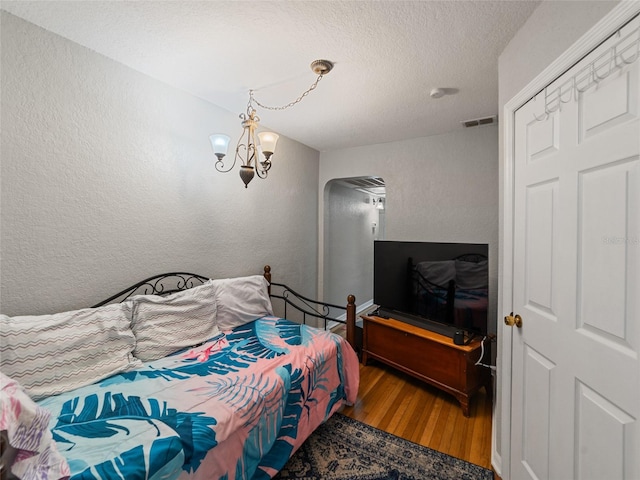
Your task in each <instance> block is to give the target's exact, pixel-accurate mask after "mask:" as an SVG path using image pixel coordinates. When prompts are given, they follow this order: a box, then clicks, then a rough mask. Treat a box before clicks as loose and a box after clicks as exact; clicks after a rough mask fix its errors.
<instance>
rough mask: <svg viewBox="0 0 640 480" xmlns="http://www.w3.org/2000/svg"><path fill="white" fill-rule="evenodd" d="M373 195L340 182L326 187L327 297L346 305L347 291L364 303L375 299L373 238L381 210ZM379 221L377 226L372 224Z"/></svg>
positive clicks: (324, 278) (377, 228)
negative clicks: (374, 201)
mask: <svg viewBox="0 0 640 480" xmlns="http://www.w3.org/2000/svg"><path fill="white" fill-rule="evenodd" d="M371 198H372V197H371V195H367V194H366V193H363V192H360V191H358V190H355V189H353V188H347V187H344V186H342V185H340V184H339V183H337V182H330V183H329V184H328V185H327V188H326V191H325V199H324V205H325V212H324V218H325V221H324V245H325V250H324V277H323V283H324V300H325V301H326V302H329V303H334V304H336V305H345V304H346V302H347V298H346V295H345V293H346V294H352V295H355V297H356V303H357V304H358V305H362V304H364V303H366V302H369V301H371V300H372V299H373V242H374V240H377V239H378V238H379V237H378V234H379V231H380V230H379V229H380V223H381V222H380V210H378V209H376V208H375V207H374V206H373V203H372V202H371ZM374 223H375V224H376V227H375V228H374V227H373V225H372V224H374Z"/></svg>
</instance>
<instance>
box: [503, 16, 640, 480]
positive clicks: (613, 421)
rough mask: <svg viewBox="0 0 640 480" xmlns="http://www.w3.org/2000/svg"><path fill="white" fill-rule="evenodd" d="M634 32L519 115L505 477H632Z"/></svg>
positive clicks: (639, 210) (639, 321) (635, 385)
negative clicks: (617, 60) (620, 59)
mask: <svg viewBox="0 0 640 480" xmlns="http://www.w3.org/2000/svg"><path fill="white" fill-rule="evenodd" d="M639 29H640V20H639V19H638V18H636V19H634V20H633V21H632V22H631V23H630V24H629V25H627V26H626V27H625V28H624V29H623V30H621V32H620V33H619V34H618V35H614V36H613V37H611V38H610V39H608V40H607V41H605V42H604V43H603V44H602V45H600V46H599V47H598V48H597V49H596V50H594V51H593V52H592V53H591V54H589V55H588V56H587V57H586V58H584V59H583V60H582V61H581V62H580V63H579V64H578V65H576V66H574V67H573V68H572V69H571V70H570V71H568V72H567V73H566V74H565V75H563V77H562V78H560V79H558V80H557V81H555V82H554V83H553V84H552V85H551V86H549V87H548V88H547V89H546V91H545V92H542V93H541V94H539V95H538V96H537V97H536V98H535V99H533V100H531V101H530V102H528V103H527V104H526V105H524V106H523V107H522V108H521V109H520V110H518V111H517V112H516V117H515V191H514V272H513V278H514V289H513V292H514V293H513V296H514V298H513V305H514V313H515V314H519V315H520V316H521V317H522V327H521V328H517V327H514V332H513V334H514V336H513V356H512V359H513V360H512V361H513V364H512V407H511V408H512V424H511V425H512V426H511V428H512V442H511V478H513V479H525V478H532V479H559V480H565V479H567V480H568V479H599V480H600V479H605V478H606V479H640V453H639V452H640V423H639V419H640V361H639V355H640V318H639V317H640V308H639V300H638V299H639V298H640V268H639V266H640V188H639V187H640V168H639V166H640V160H639V154H640V123H639V121H638V113H639V110H640V83H639V79H638V68H639V67H638V66H639V64H640V61H635V62H633V63H632V64H630V65H626V64H625V66H624V67H622V68H620V69H617V70H615V71H613V72H612V73H610V74H608V76H607V75H606V74H607V73H609V71H608V70H607V69H608V67H607V65H609V64H610V65H612V66H613V62H608V60H607V59H608V58H610V57H607V55H611V54H612V52H613V54H617V53H619V52H620V49H619V48H616V50H615V51H614V50H612V46H613V45H614V44H616V43H619V42H620V40H621V39H622V38H630V40H629V42H633V39H634V38H636V39H637V34H638V32H639V31H640V30H639ZM634 32H635V35H636V36H635V37H634V36H633V35H634ZM627 35H630V36H629V37H626V36H627ZM634 55H638V48H637V45H636V47H635V49H633V48H631V49H629V51H627V52H626V54H625V55H624V58H626V59H627V60H631V59H632V57H633V56H634ZM589 65H595V70H590V69H589ZM593 74H596V75H600V76H601V77H605V76H606V78H605V79H604V80H599V81H598V83H596V84H594V85H592V86H591V87H589V88H586V87H587V85H588V84H589V83H590V79H592V77H591V75H593ZM596 78H597V77H596ZM572 79H575V85H576V86H577V87H578V88H579V89H581V90H583V91H582V92H577V91H576V90H575V89H574V88H573V85H574V83H573V80H572ZM556 88H560V92H561V94H560V96H559V97H558V98H559V100H558V101H557V102H556V101H554V100H553V99H552V100H551V103H550V104H548V106H547V110H555V111H554V112H553V113H550V114H548V115H545V113H544V112H545V96H546V95H547V94H549V95H550V96H551V98H553V92H554V90H556ZM572 96H573V98H571V97H572ZM560 102H562V105H561V107H560V108H557V107H558V106H559V105H560ZM564 102H566V103H564ZM536 116H537V117H538V118H539V119H536Z"/></svg>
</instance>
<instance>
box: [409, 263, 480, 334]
mask: <svg viewBox="0 0 640 480" xmlns="http://www.w3.org/2000/svg"><path fill="white" fill-rule="evenodd" d="M409 271H410V272H411V284H412V303H413V309H414V311H415V312H416V313H417V314H418V315H421V316H424V317H427V318H431V319H433V320H436V321H439V322H442V323H446V324H448V325H454V326H455V327H457V328H460V329H463V330H470V331H482V330H483V329H484V328H485V326H486V320H487V307H488V298H489V295H488V283H489V280H488V275H487V257H486V256H485V255H481V254H475V253H474V254H465V255H460V256H458V257H456V258H454V259H451V260H444V261H426V262H418V263H416V264H413V263H412V261H411V260H410V267H409Z"/></svg>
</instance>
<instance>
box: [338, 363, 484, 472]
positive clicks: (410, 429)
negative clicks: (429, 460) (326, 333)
mask: <svg viewBox="0 0 640 480" xmlns="http://www.w3.org/2000/svg"><path fill="white" fill-rule="evenodd" d="M491 410H492V406H491V401H490V399H489V398H488V397H487V395H486V393H485V391H484V389H482V390H481V391H480V393H479V394H477V395H476V396H474V397H473V398H472V399H471V402H470V416H469V418H466V417H465V416H464V415H462V409H461V408H460V405H459V404H458V402H457V400H456V399H455V398H454V397H453V396H452V395H449V394H446V393H444V392H442V391H440V390H438V389H436V388H434V387H431V386H430V385H428V384H426V383H424V382H421V381H419V380H417V379H415V378H413V377H410V376H409V375H406V374H404V373H402V372H399V371H397V370H394V369H392V368H391V367H387V366H385V365H383V364H381V363H378V362H375V361H372V362H370V364H369V365H367V366H363V365H360V389H359V392H358V400H357V402H356V404H355V405H353V406H352V407H346V408H345V409H343V410H342V413H343V414H345V415H347V416H349V417H351V418H354V419H356V420H359V421H361V422H363V423H366V424H368V425H371V426H372V427H375V428H378V429H380V430H383V431H385V432H388V433H391V434H393V435H396V436H398V437H402V438H404V439H406V440H410V441H412V442H414V443H418V444H420V445H424V446H426V447H429V448H432V449H434V450H438V451H439V452H443V453H446V454H448V455H451V456H453V457H457V458H460V459H463V460H466V461H468V462H471V463H475V464H476V465H480V466H482V467H485V468H489V469H490V468H491Z"/></svg>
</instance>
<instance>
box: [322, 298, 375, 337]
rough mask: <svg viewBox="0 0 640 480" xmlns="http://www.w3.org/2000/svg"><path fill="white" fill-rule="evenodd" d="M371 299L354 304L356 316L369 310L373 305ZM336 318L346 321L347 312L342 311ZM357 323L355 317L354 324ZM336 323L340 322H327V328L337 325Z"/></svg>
mask: <svg viewBox="0 0 640 480" xmlns="http://www.w3.org/2000/svg"><path fill="white" fill-rule="evenodd" d="M373 306H374V304H373V300H369V301H367V302H365V303H363V304H362V305H357V306H356V317H358V316H359V315H361V314H363V313H364V312H366V311H367V310H369V309H370V308H371V307H373ZM338 320H344V321H345V322H346V321H347V314H346V312H345V313H343V314H342V315H340V316H339V317H338ZM357 324H358V319H357V318H356V325H357ZM360 324H362V321H360ZM338 325H340V322H333V321H332V322H327V330H332V329H334V328H335V327H337V326H338Z"/></svg>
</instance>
